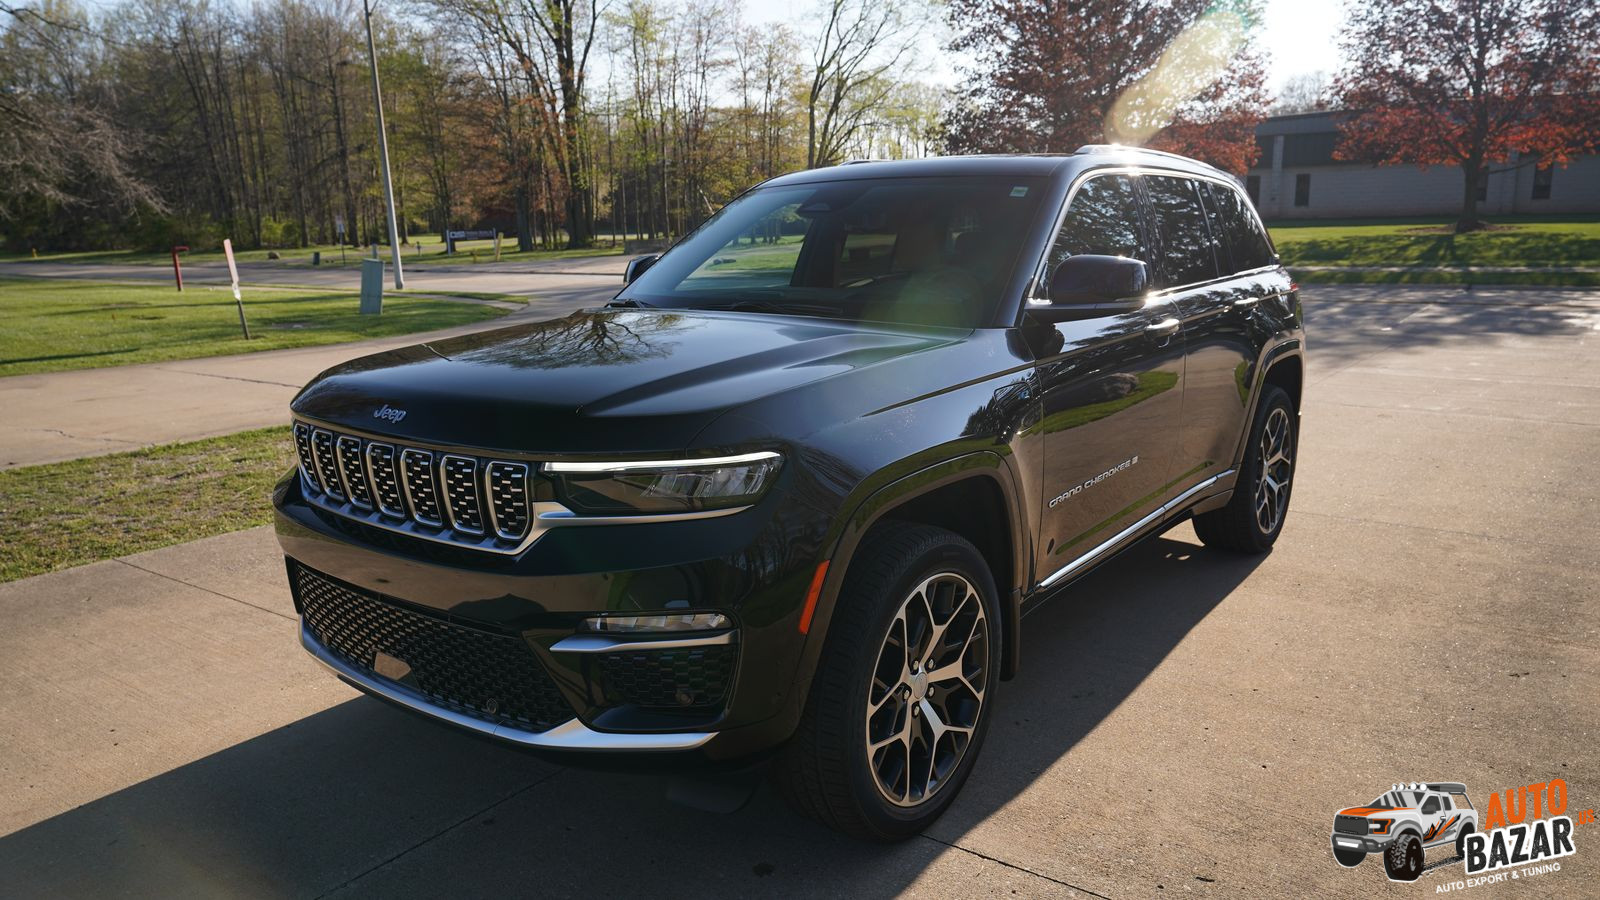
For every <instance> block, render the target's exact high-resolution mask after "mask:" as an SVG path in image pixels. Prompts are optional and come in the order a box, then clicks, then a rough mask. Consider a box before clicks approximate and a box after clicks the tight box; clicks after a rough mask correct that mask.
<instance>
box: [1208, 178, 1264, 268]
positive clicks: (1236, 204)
mask: <svg viewBox="0 0 1600 900" xmlns="http://www.w3.org/2000/svg"><path fill="white" fill-rule="evenodd" d="M1209 187H1210V188H1211V198H1212V199H1213V200H1215V201H1216V206H1217V211H1218V213H1219V214H1220V216H1221V218H1222V232H1223V237H1224V238H1225V240H1226V244H1227V247H1228V250H1229V252H1230V253H1231V254H1232V255H1233V270H1234V271H1235V272H1246V271H1249V270H1250V269H1259V268H1261V267H1262V266H1270V265H1272V264H1273V263H1274V262H1275V261H1276V260H1275V259H1274V256H1273V253H1272V244H1271V243H1270V242H1268V241H1267V236H1266V234H1264V233H1263V232H1262V231H1261V226H1260V225H1258V224H1257V223H1256V217H1255V216H1254V215H1253V214H1251V212H1250V204H1249V203H1248V202H1247V201H1246V200H1245V199H1244V198H1243V197H1241V196H1239V192H1238V191H1236V190H1234V189H1233V188H1229V187H1224V186H1223V185H1220V184H1213V185H1210V186H1209Z"/></svg>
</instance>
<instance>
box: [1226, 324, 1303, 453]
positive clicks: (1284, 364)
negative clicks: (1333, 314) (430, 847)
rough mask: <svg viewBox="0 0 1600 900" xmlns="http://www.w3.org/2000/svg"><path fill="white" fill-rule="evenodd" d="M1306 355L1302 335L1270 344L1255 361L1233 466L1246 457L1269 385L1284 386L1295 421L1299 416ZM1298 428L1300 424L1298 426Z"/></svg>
mask: <svg viewBox="0 0 1600 900" xmlns="http://www.w3.org/2000/svg"><path fill="white" fill-rule="evenodd" d="M1305 359H1306V354H1305V350H1304V348H1303V345H1302V344H1301V342H1300V339H1299V338H1290V339H1288V340H1285V341H1280V342H1279V343H1276V344H1273V345H1272V346H1270V347H1267V348H1266V349H1265V350H1264V351H1262V353H1261V359H1260V361H1259V362H1257V364H1256V373H1257V374H1256V377H1255V383H1254V385H1253V386H1252V389H1251V391H1250V403H1249V407H1250V408H1249V410H1248V414H1247V415H1246V416H1245V417H1244V430H1242V431H1241V432H1240V433H1239V437H1238V441H1237V443H1236V444H1235V445H1234V446H1235V448H1236V449H1235V450H1234V455H1233V467H1234V468H1235V469H1238V468H1239V466H1240V464H1241V463H1242V462H1243V460H1244V452H1245V445H1246V444H1248V443H1249V437H1250V428H1251V426H1252V425H1253V424H1254V422H1255V420H1256V409H1257V408H1259V407H1260V405H1261V397H1262V395H1263V394H1265V393H1266V392H1267V388H1268V387H1281V388H1283V389H1284V391H1285V392H1287V393H1288V395H1289V399H1290V400H1292V401H1293V402H1294V414H1295V422H1296V423H1298V421H1299V417H1300V409H1301V402H1300V398H1301V396H1302V395H1303V393H1304V391H1305ZM1296 428H1297V429H1298V424H1297V425H1296Z"/></svg>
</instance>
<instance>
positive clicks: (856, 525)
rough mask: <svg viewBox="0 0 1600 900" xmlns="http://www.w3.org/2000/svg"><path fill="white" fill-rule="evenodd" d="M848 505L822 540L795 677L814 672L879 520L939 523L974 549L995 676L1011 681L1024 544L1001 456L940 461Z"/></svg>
mask: <svg viewBox="0 0 1600 900" xmlns="http://www.w3.org/2000/svg"><path fill="white" fill-rule="evenodd" d="M848 508H849V510H850V511H849V513H848V514H847V515H845V516H842V517H841V518H840V520H839V525H838V527H837V529H836V531H837V536H836V538H835V539H834V540H832V541H830V542H829V543H828V546H829V548H830V552H829V554H828V559H829V564H828V571H827V575H826V577H825V578H824V580H823V586H822V591H821V592H820V593H819V595H818V598H817V607H816V612H815V614H814V616H813V619H812V627H811V631H810V633H809V636H808V640H807V641H806V647H805V652H804V656H803V657H802V666H801V675H802V677H803V679H804V680H805V681H807V682H809V680H810V678H811V676H812V674H813V673H814V672H815V671H816V665H817V659H818V658H819V657H820V656H821V652H822V647H823V645H824V644H825V643H826V640H827V634H828V628H829V625H830V623H831V622H832V619H833V611H834V605H835V603H836V601H837V599H838V596H839V592H840V589H841V587H842V586H843V584H844V579H845V576H846V575H847V573H848V571H849V568H850V562H851V560H852V559H853V558H854V556H855V553H856V551H857V550H858V549H859V548H860V547H861V544H862V542H863V541H864V540H865V539H866V537H867V536H868V535H869V534H870V533H871V532H872V530H873V529H874V528H877V527H879V526H881V525H883V524H885V523H887V522H911V523H916V524H924V525H934V526H937V527H940V528H946V529H948V530H950V531H953V532H955V533H956V534H959V535H961V536H962V537H965V538H966V539H967V540H969V541H971V542H972V544H973V545H974V546H975V547H977V548H978V552H979V553H980V554H982V555H983V557H984V560H985V561H986V562H987V563H988V564H989V568H990V573H991V574H992V575H993V577H994V581H995V588H996V590H997V592H998V593H999V598H998V599H999V601H1000V607H1001V609H1000V612H1001V627H1000V636H1001V666H1000V677H1001V678H1002V679H1003V680H1004V679H1009V678H1011V677H1012V675H1014V674H1015V672H1016V670H1017V665H1018V663H1019V661H1020V658H1021V641H1020V635H1019V633H1018V631H1019V628H1020V624H1021V596H1022V585H1023V581H1024V579H1025V577H1026V567H1025V566H1026V564H1025V562H1024V561H1025V560H1026V559H1027V553H1028V552H1029V550H1030V547H1029V546H1028V534H1029V532H1028V531H1027V530H1026V527H1025V523H1024V521H1023V518H1022V505H1021V504H1020V502H1019V491H1018V488H1017V483H1016V478H1015V475H1014V473H1013V471H1012V469H1011V464H1010V462H1009V459H1008V457H1005V456H1002V455H1000V454H999V453H994V452H992V451H987V450H985V451H978V452H976V453H969V454H965V455H962V456H958V457H954V458H951V459H947V460H944V461H942V462H939V463H935V464H934V465H931V466H928V467H926V468H923V469H920V470H918V471H915V472H913V473H911V474H909V475H905V476H903V477H901V478H898V479H896V480H894V481H892V482H890V483H888V484H886V485H883V486H881V487H879V488H878V489H877V490H875V491H873V492H872V493H871V494H869V495H867V496H866V497H864V498H862V499H861V500H860V501H859V502H857V503H855V504H854V505H853V506H850V507H848ZM807 688H809V685H807ZM804 694H805V691H800V692H799V695H800V697H802V698H803V696H804ZM802 702H803V700H802Z"/></svg>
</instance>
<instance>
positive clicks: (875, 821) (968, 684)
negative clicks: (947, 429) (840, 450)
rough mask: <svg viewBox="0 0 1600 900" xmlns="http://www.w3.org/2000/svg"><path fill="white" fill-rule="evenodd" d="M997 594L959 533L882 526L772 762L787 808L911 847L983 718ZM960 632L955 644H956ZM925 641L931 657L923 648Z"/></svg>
mask: <svg viewBox="0 0 1600 900" xmlns="http://www.w3.org/2000/svg"><path fill="white" fill-rule="evenodd" d="M996 598H997V592H996V590H995V586H994V578H993V576H992V575H991V574H990V572H989V569H988V566H987V565H986V564H985V563H984V561H983V557H982V556H981V555H980V554H979V553H978V551H977V549H976V548H974V547H973V546H972V544H970V543H968V542H967V541H966V540H965V539H963V538H962V537H960V536H959V535H956V534H954V533H952V532H949V531H945V530H944V529H941V528H933V527H930V526H925V525H909V524H902V523H895V522H891V523H886V524H885V525H882V526H880V527H878V528H876V529H875V530H874V533H873V534H871V535H869V536H868V538H867V542H866V543H865V544H864V545H863V546H862V548H861V549H860V551H859V552H858V553H857V555H856V557H855V559H854V560H853V561H852V562H851V563H850V570H849V572H847V573H846V575H845V582H844V587H843V589H842V590H841V591H840V595H839V599H838V604H837V606H836V608H835V612H834V615H833V621H832V624H831V625H830V626H829V629H828V635H827V643H826V644H825V645H824V646H823V649H822V656H821V659H820V660H819V661H818V664H817V671H816V675H815V676H814V678H813V679H812V683H811V691H810V694H809V696H808V697H807V699H806V707H805V711H804V712H803V713H802V714H801V718H800V724H799V727H798V728H797V729H796V730H795V734H794V737H793V738H792V739H791V740H790V741H789V742H788V744H786V745H785V746H784V748H783V750H782V751H781V752H780V754H779V756H778V758H777V760H776V761H775V762H776V764H775V765H774V766H773V783H774V786H775V787H776V788H777V791H778V793H779V794H780V795H782V796H783V797H784V799H785V800H786V801H788V803H789V805H790V806H792V807H793V808H794V809H795V810H796V811H797V812H799V813H801V814H802V815H805V816H809V817H810V818H813V819H816V820H817V821H819V822H821V823H823V824H824V825H827V826H829V827H830V828H834V829H836V830H838V831H841V832H843V833H845V834H848V835H850V836H852V837H856V838H862V839H866V840H875V841H894V840H901V839H904V838H907V837H911V836H912V835H915V834H917V833H919V832H921V831H923V830H924V829H926V828H927V827H928V826H929V825H930V824H932V823H933V821H934V820H935V819H937V818H938V817H939V815H940V814H941V813H943V812H944V811H945V809H946V808H948V807H949V805H950V803H951V802H952V801H953V800H955V797H956V794H957V793H959V792H960V790H961V787H962V785H964V784H965V783H966V780H967V776H968V775H969V774H970V773H971V772H972V767H973V764H974V762H975V761H976V759H977V757H978V753H979V751H980V750H981V749H982V747H983V738H984V735H985V734H986V733H987V732H988V730H989V721H990V720H991V719H993V718H994V713H993V711H992V707H993V706H994V699H995V689H996V687H997V686H998V683H999V671H1000V640H1001V635H1000V623H1001V621H1002V620H1001V617H1000V614H999V613H1000V610H999V605H998V602H997V599H996ZM941 620H942V625H941ZM963 628H965V629H966V630H967V631H968V636H967V638H966V639H965V642H964V643H963V642H962V641H961V640H960V639H958V638H956V637H955V635H956V634H957V633H958V632H960V631H961V630H962V629H963ZM935 635H937V636H939V638H940V641H939V643H940V645H941V647H942V649H935V648H933V647H932V646H931V644H932V642H933V640H934V639H935ZM908 649H909V650H911V651H914V652H908ZM917 657H921V658H922V660H931V662H929V663H928V664H927V665H926V666H924V665H923V664H922V662H921V661H918V660H917ZM913 669H915V672H914V671H913ZM896 670H898V671H896ZM918 672H919V673H920V680H919V679H918V675H917V674H916V673H918ZM940 672H943V673H946V677H945V678H944V679H935V678H930V677H929V676H930V675H937V674H938V673H940ZM890 681H893V682H894V684H893V685H892V686H891V685H890V684H889V682H890ZM935 726H938V727H937V728H936V727H935ZM869 735H870V738H869ZM930 737H931V740H930ZM869 740H870V741H871V742H872V743H873V744H876V745H877V747H876V749H875V750H874V749H873V748H872V747H870V746H869ZM930 748H931V750H932V751H933V752H931V753H930V752H929V750H930ZM897 773H898V776H899V777H897Z"/></svg>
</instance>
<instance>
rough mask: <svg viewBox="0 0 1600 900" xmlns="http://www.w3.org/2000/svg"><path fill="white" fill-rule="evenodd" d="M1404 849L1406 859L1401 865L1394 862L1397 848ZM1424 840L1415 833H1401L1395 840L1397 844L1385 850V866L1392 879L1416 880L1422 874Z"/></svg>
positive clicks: (1385, 870)
mask: <svg viewBox="0 0 1600 900" xmlns="http://www.w3.org/2000/svg"><path fill="white" fill-rule="evenodd" d="M1401 848H1403V850H1404V859H1403V861H1402V863H1401V864H1400V865H1399V866H1395V865H1394V864H1393V861H1392V860H1393V856H1392V854H1393V852H1394V850H1395V849H1401ZM1422 864H1423V858H1422V841H1421V840H1419V839H1418V838H1417V836H1416V835H1414V834H1405V835H1401V836H1400V837H1399V838H1397V839H1396V841H1395V846H1394V847H1391V848H1390V849H1388V850H1385V851H1384V855H1383V868H1384V872H1385V874H1387V875H1388V876H1389V878H1390V880H1392V881H1416V880H1417V876H1419V875H1421V874H1422Z"/></svg>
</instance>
